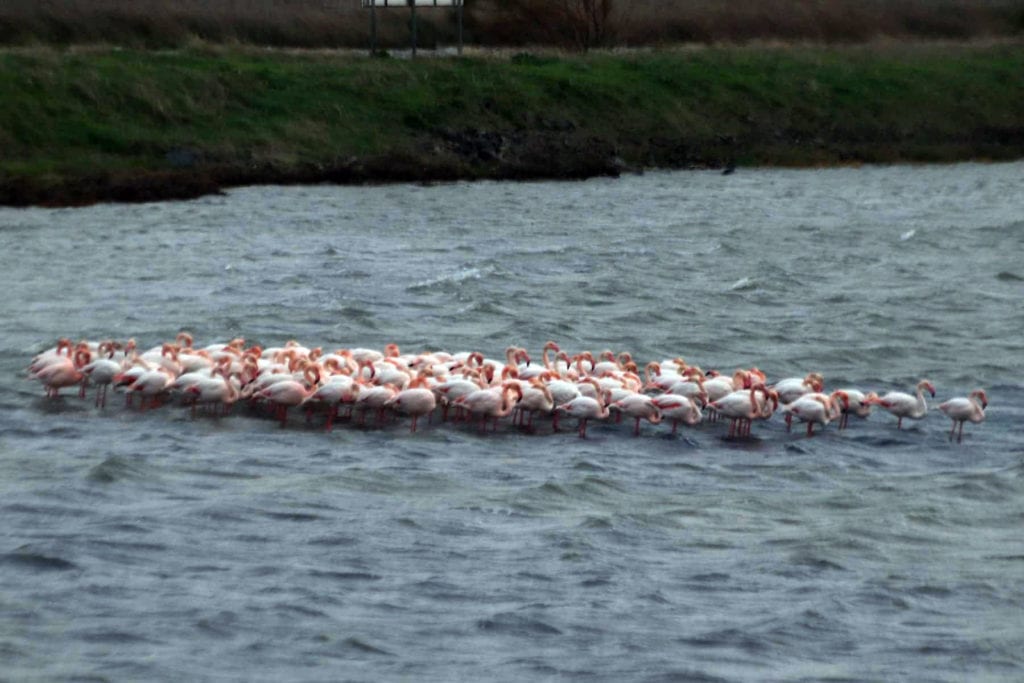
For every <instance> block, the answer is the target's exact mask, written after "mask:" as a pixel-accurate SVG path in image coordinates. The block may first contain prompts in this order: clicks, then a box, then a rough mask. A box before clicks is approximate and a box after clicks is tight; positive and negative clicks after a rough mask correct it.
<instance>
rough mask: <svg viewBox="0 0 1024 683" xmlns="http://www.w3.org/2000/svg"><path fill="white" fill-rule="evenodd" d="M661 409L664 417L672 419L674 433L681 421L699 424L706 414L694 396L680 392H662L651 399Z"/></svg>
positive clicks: (688, 423)
mask: <svg viewBox="0 0 1024 683" xmlns="http://www.w3.org/2000/svg"><path fill="white" fill-rule="evenodd" d="M651 400H652V401H653V402H654V405H656V406H658V409H659V410H661V415H662V417H667V418H669V419H671V420H672V433H673V434H675V433H676V429H677V428H678V427H679V423H680V422H682V423H683V424H685V425H691V426H692V425H695V424H699V423H700V421H701V419H703V417H704V415H703V414H702V413H701V410H700V406H698V405H697V402H696V401H694V400H693V399H692V398H689V397H687V396H682V395H680V394H662V395H661V396H655V397H654V398H653V399H651Z"/></svg>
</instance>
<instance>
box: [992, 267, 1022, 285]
mask: <svg viewBox="0 0 1024 683" xmlns="http://www.w3.org/2000/svg"><path fill="white" fill-rule="evenodd" d="M996 279H997V280H1002V281H1003V282H1024V277H1021V276H1020V275H1017V274H1016V273H1011V272H1010V271H1008V270H1002V271H999V272H998V273H997V274H996Z"/></svg>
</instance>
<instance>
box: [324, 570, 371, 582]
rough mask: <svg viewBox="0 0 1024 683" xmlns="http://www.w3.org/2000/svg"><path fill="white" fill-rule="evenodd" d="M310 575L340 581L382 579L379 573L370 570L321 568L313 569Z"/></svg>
mask: <svg viewBox="0 0 1024 683" xmlns="http://www.w3.org/2000/svg"><path fill="white" fill-rule="evenodd" d="M309 575H310V576H315V577H317V578H320V579H336V580H338V581H380V579H381V577H380V575H379V574H371V573H369V572H336V571H324V570H321V569H312V570H310V572H309Z"/></svg>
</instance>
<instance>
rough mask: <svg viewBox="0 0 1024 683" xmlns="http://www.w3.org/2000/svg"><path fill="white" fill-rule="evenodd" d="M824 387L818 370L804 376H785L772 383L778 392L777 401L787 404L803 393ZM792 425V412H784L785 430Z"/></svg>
mask: <svg viewBox="0 0 1024 683" xmlns="http://www.w3.org/2000/svg"><path fill="white" fill-rule="evenodd" d="M824 387H825V378H824V377H823V376H822V374H821V373H819V372H811V373H808V374H807V376H806V377H787V378H786V379H780V380H779V381H778V382H776V383H775V384H773V385H772V389H774V390H775V391H776V392H778V394H779V401H781V402H782V403H783V404H784V405H788V404H790V403H792V402H793V401H795V400H797V399H798V398H800V397H801V396H803V395H804V394H811V393H816V392H819V393H820V392H821V391H822V389H824ZM792 425H793V414H792V413H786V431H789V429H790V428H791V427H792Z"/></svg>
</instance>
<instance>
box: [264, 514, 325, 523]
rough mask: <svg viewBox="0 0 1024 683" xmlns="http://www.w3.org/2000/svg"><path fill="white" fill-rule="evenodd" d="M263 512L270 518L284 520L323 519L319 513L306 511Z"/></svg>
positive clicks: (304, 520)
mask: <svg viewBox="0 0 1024 683" xmlns="http://www.w3.org/2000/svg"><path fill="white" fill-rule="evenodd" d="M263 514H264V515H265V516H267V517H270V518H271V519H280V520H284V521H286V522H315V521H316V520H318V519H323V517H322V516H320V515H314V514H311V513H308V512H264V513H263Z"/></svg>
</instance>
